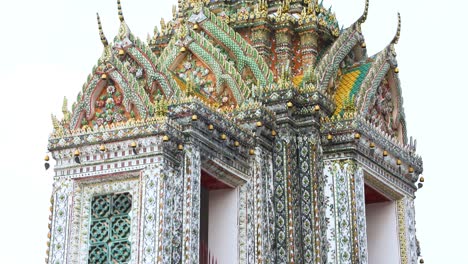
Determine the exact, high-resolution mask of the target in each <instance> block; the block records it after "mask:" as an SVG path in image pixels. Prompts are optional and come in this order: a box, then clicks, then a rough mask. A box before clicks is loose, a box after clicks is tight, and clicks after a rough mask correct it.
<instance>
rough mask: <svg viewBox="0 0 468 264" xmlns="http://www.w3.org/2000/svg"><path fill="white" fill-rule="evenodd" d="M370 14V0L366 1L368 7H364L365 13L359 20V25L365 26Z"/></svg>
mask: <svg viewBox="0 0 468 264" xmlns="http://www.w3.org/2000/svg"><path fill="white" fill-rule="evenodd" d="M368 14H369V0H366V5H365V7H364V13H362V16H361V17H360V18H359V20H358V21H359V23H360V24H363V23H364V22H366V20H367V15H368Z"/></svg>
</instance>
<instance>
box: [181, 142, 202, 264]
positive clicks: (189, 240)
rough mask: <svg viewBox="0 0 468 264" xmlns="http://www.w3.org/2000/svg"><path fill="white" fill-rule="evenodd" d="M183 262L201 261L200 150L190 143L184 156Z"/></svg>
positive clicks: (185, 263) (186, 263)
mask: <svg viewBox="0 0 468 264" xmlns="http://www.w3.org/2000/svg"><path fill="white" fill-rule="evenodd" d="M183 167H184V188H183V190H184V191H183V217H182V219H183V230H182V234H183V235H182V243H183V244H182V263H184V264H188V263H198V262H199V257H198V256H199V239H200V176H201V160H200V150H199V147H198V146H196V145H192V144H188V145H187V146H186V147H185V156H184V164H183Z"/></svg>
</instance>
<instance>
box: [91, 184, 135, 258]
mask: <svg viewBox="0 0 468 264" xmlns="http://www.w3.org/2000/svg"><path fill="white" fill-rule="evenodd" d="M131 208H132V196H131V195H130V193H118V194H106V195H98V196H94V197H93V200H92V202H91V226H90V232H89V244H90V246H89V258H88V259H89V261H88V263H95V264H111V263H112V264H114V263H128V262H129V261H130V253H131V246H130V241H128V237H129V235H130V216H129V213H130V210H131Z"/></svg>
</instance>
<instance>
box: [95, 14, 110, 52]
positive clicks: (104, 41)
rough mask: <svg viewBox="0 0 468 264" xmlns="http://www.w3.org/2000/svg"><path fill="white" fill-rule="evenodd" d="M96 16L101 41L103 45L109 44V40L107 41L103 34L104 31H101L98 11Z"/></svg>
mask: <svg viewBox="0 0 468 264" xmlns="http://www.w3.org/2000/svg"><path fill="white" fill-rule="evenodd" d="M96 16H97V22H98V29H99V36H100V37H101V42H102V44H103V45H104V47H107V46H109V42H108V41H107V38H106V36H105V35H104V32H103V31H102V24H101V18H100V17H99V13H96Z"/></svg>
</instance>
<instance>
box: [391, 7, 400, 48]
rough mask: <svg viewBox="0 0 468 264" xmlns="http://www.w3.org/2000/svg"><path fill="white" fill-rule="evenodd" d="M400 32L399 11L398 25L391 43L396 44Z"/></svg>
mask: <svg viewBox="0 0 468 264" xmlns="http://www.w3.org/2000/svg"><path fill="white" fill-rule="evenodd" d="M400 32H401V16H400V13H398V27H397V31H396V34H395V37H394V38H393V40H392V44H398V41H399V40H400Z"/></svg>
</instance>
